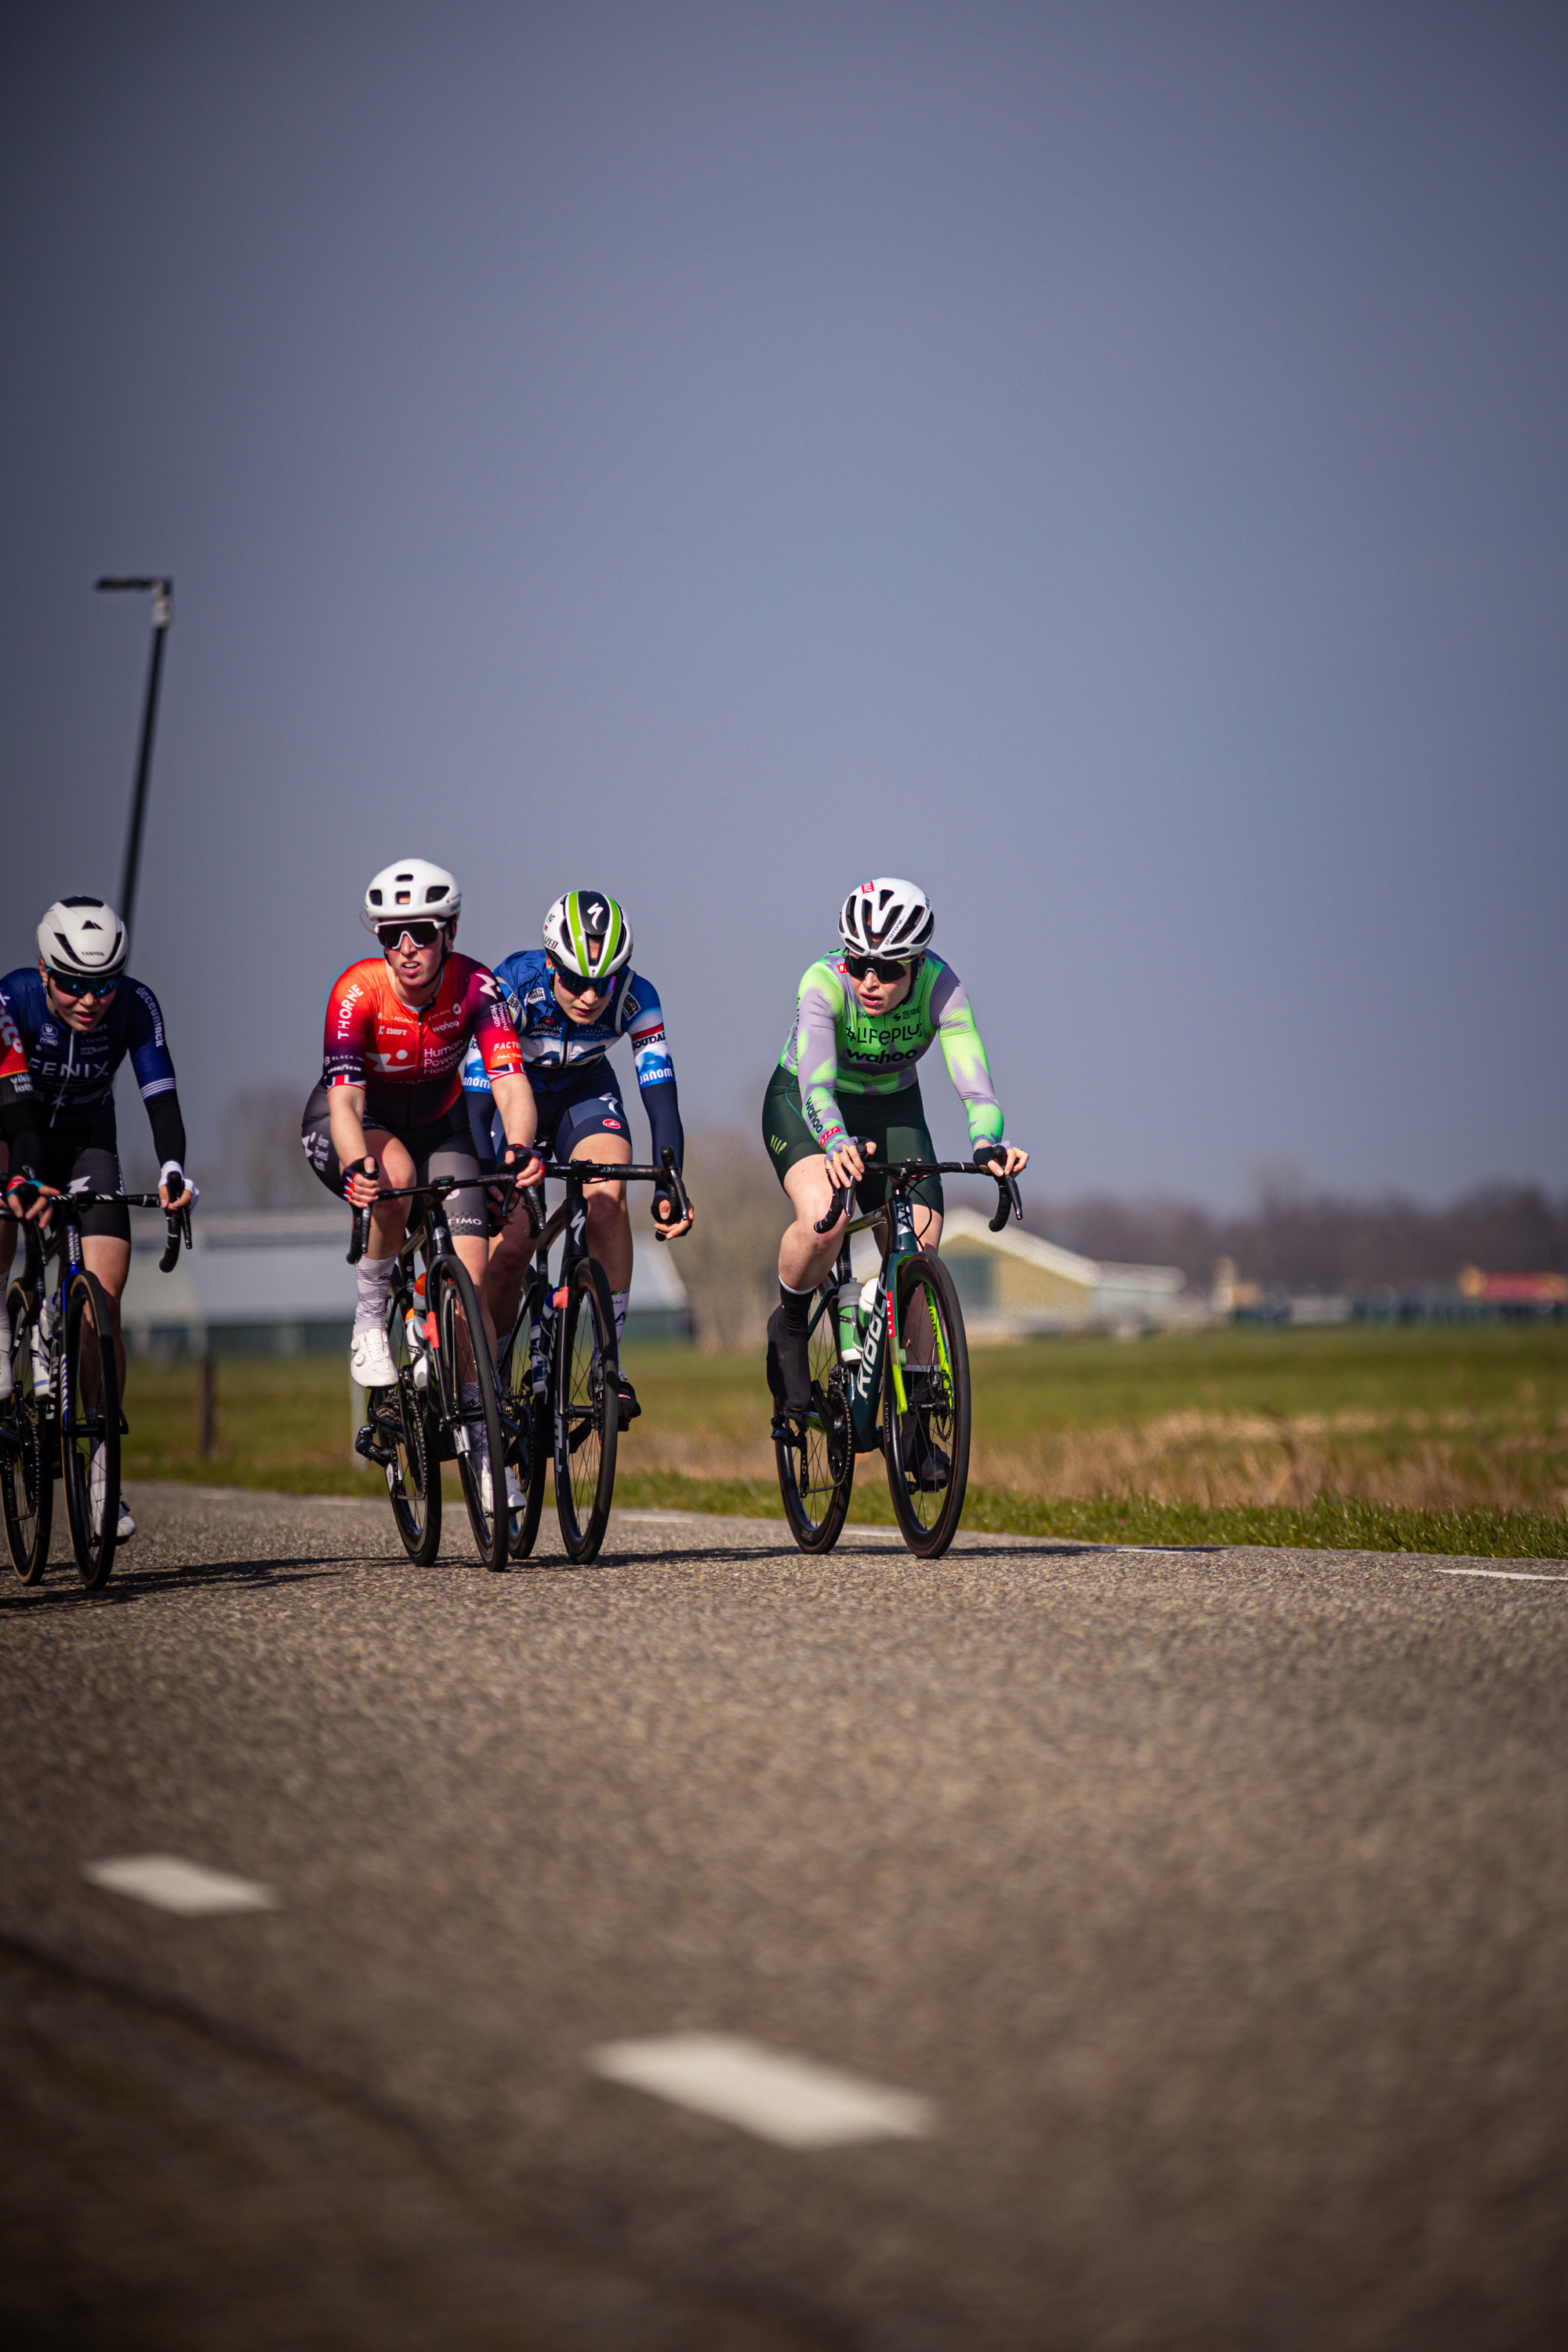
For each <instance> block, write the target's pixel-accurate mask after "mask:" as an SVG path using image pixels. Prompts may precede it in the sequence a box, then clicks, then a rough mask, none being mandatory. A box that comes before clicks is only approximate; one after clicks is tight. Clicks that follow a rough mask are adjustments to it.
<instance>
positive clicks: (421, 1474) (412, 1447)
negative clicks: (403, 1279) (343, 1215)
mask: <svg viewBox="0 0 1568 2352" xmlns="http://www.w3.org/2000/svg"><path fill="white" fill-rule="evenodd" d="M410 1305H412V1306H413V1307H415V1310H416V1313H418V1314H421V1315H423V1314H424V1312H425V1307H424V1303H423V1301H421V1300H418V1299H415V1298H414V1297H412V1294H410V1293H407V1292H404V1293H403V1294H402V1295H401V1296H400V1295H399V1291H398V1289H396V1288H395V1289H394V1291H393V1294H392V1299H391V1303H390V1305H389V1306H388V1307H387V1311H386V1337H387V1343H388V1345H389V1346H390V1348H391V1349H392V1360H393V1362H394V1363H395V1365H396V1367H397V1385H396V1387H395V1388H391V1389H373V1390H372V1391H370V1394H369V1396H368V1397H367V1399H366V1406H367V1410H368V1411H369V1413H370V1416H371V1419H372V1421H373V1422H374V1423H375V1424H376V1425H377V1427H378V1428H379V1429H380V1431H381V1433H382V1435H383V1436H384V1438H386V1439H388V1440H389V1441H390V1442H391V1444H393V1446H394V1447H395V1450H396V1454H397V1459H396V1460H395V1462H389V1463H388V1464H387V1465H385V1467H386V1492H387V1497H388V1500H389V1501H390V1502H391V1505H392V1517H393V1521H394V1524H395V1527H396V1528H397V1532H398V1534H399V1536H400V1537H401V1538H402V1539H403V1549H404V1550H405V1552H406V1553H407V1554H408V1557H409V1559H411V1560H412V1561H413V1562H414V1565H415V1567H416V1568H429V1567H430V1566H431V1565H432V1564H433V1563H434V1561H435V1559H436V1557H437V1553H438V1552H439V1551H440V1549H441V1448H440V1443H439V1437H438V1433H437V1423H436V1412H435V1408H434V1406H433V1405H432V1403H431V1402H430V1391H429V1387H428V1385H426V1386H425V1387H423V1388H422V1387H420V1386H419V1385H418V1384H417V1383H416V1380H415V1377H414V1372H415V1365H416V1360H417V1359H416V1355H415V1353H414V1351H413V1350H412V1349H410V1347H409V1344H408V1324H407V1319H406V1318H407V1310H408V1308H409V1307H410ZM421 1356H422V1359H423V1362H424V1364H425V1367H426V1375H427V1378H428V1373H429V1364H430V1356H429V1351H428V1349H424V1350H422V1351H421Z"/></svg>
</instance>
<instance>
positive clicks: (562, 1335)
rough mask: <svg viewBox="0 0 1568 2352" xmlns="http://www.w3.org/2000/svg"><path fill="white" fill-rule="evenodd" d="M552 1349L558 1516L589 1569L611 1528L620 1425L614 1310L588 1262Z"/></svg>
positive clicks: (600, 1276) (575, 1278)
mask: <svg viewBox="0 0 1568 2352" xmlns="http://www.w3.org/2000/svg"><path fill="white" fill-rule="evenodd" d="M555 1347H556V1357H555V1370H556V1404H555V1512H556V1517H558V1518H559V1519H560V1521H561V1539H562V1541H563V1543H564V1545H565V1547H566V1556H567V1558H568V1559H571V1560H573V1561H574V1562H575V1563H576V1565H577V1566H578V1567H579V1568H585V1567H586V1566H587V1564H588V1562H589V1561H590V1560H591V1559H595V1558H596V1557H597V1555H598V1550H599V1546H600V1545H601V1544H602V1543H603V1542H604V1540H605V1528H607V1527H608V1526H609V1523H610V1497H611V1496H612V1495H613V1494H614V1493H615V1491H616V1438H617V1436H618V1434H619V1433H620V1421H621V1408H620V1389H619V1372H620V1359H619V1356H618V1355H617V1353H616V1317H615V1310H614V1308H613V1307H611V1305H610V1286H609V1284H608V1283H607V1282H606V1281H605V1275H604V1269H603V1267H602V1266H600V1265H598V1264H597V1262H596V1261H595V1259H593V1258H591V1257H580V1258H579V1259H578V1261H577V1263H576V1265H574V1267H573V1269H572V1271H571V1273H570V1275H569V1276H567V1280H566V1304H565V1306H564V1307H563V1308H562V1310H561V1316H560V1322H559V1328H558V1331H557V1335H556V1341H555Z"/></svg>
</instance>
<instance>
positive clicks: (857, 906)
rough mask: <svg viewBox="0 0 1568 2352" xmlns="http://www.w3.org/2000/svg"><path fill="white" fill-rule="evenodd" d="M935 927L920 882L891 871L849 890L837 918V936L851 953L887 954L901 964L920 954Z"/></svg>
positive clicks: (923, 950)
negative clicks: (908, 880)
mask: <svg viewBox="0 0 1568 2352" xmlns="http://www.w3.org/2000/svg"><path fill="white" fill-rule="evenodd" d="M935 929H936V916H935V914H934V913H933V912H932V909H931V900H930V899H929V898H927V897H926V894H925V892H924V891H923V890H922V889H921V887H920V884H919V883H918V882H900V880H899V878H898V877H897V876H896V875H893V874H879V876H878V877H877V878H876V880H875V881H874V882H862V883H861V884H860V886H859V887H858V889H854V890H851V891H850V893H849V896H848V897H847V898H846V899H845V901H844V911H843V913H842V914H841V915H840V916H839V918H838V936H839V938H840V939H841V940H843V942H844V944H845V946H846V947H847V949H848V950H849V952H850V954H851V955H876V956H888V957H889V958H891V959H892V960H894V961H897V962H900V963H903V962H912V961H914V959H915V957H916V956H919V955H923V954H924V953H925V950H927V948H929V947H930V945H931V934H932V932H933V931H934V930H935Z"/></svg>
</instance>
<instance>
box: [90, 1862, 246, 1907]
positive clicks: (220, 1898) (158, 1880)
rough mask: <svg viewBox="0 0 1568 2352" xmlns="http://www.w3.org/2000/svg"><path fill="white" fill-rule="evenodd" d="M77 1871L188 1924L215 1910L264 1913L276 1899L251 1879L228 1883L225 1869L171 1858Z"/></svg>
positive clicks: (95, 1864)
mask: <svg viewBox="0 0 1568 2352" xmlns="http://www.w3.org/2000/svg"><path fill="white" fill-rule="evenodd" d="M82 1870H83V1873H84V1874H85V1875H86V1876H87V1877H89V1878H90V1879H91V1880H92V1883H93V1885H95V1886H107V1887H108V1888H109V1889H110V1892H111V1893H113V1894H115V1895H134V1896H135V1898H136V1900H137V1901H138V1902H139V1903H151V1904H153V1906H155V1907H156V1908H157V1909H158V1910H160V1911H178V1912H181V1913H183V1914H184V1916H185V1917H186V1918H188V1919H199V1918H203V1917H205V1916H207V1915H209V1914H212V1913H216V1912H219V1911H270V1910H272V1909H273V1908H274V1907H275V1906H276V1904H277V1900H278V1898H277V1896H276V1895H274V1894H273V1892H272V1889H271V1888H270V1887H269V1886H258V1885H257V1883H256V1881H255V1880H254V1879H253V1878H233V1877H231V1876H230V1875H229V1874H228V1872H227V1871H226V1870H208V1869H206V1868H205V1866H204V1864H201V1863H199V1862H182V1861H181V1859H180V1857H179V1855H178V1854H174V1853H127V1854H121V1855H120V1856H119V1857H118V1858H117V1859H115V1860H113V1861H110V1862H85V1863H83V1864H82Z"/></svg>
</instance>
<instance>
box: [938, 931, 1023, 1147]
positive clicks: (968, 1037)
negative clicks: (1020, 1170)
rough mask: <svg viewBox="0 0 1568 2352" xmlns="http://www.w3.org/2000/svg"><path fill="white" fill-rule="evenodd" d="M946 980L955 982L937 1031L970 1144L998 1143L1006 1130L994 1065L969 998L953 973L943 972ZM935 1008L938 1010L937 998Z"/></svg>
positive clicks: (941, 1011) (943, 1005)
mask: <svg viewBox="0 0 1568 2352" xmlns="http://www.w3.org/2000/svg"><path fill="white" fill-rule="evenodd" d="M943 979H944V980H946V981H948V982H951V983H952V985H951V987H950V989H949V990H948V992H947V1001H946V1003H944V1004H942V1007H941V1010H940V1017H939V1021H938V1027H937V1034H938V1036H939V1037H940V1038H941V1040H942V1059H943V1061H944V1062H945V1063H946V1064H947V1074H948V1076H949V1077H950V1078H951V1079H952V1083H953V1087H954V1088H955V1090H956V1092H957V1094H958V1097H959V1099H960V1101H961V1102H962V1103H963V1108H964V1115H965V1117H966V1118H968V1121H969V1140H970V1144H971V1146H972V1147H973V1145H975V1144H977V1143H999V1142H1000V1141H1001V1140H1002V1138H1003V1135H1004V1133H1005V1125H1004V1121H1003V1118H1002V1106H1001V1104H1000V1103H999V1102H998V1101H997V1099H996V1091H995V1088H994V1087H993V1085H992V1083H991V1066H990V1064H989V1063H988V1062H987V1061H986V1058H985V1048H984V1045H983V1044H982V1043H981V1038H980V1032H979V1030H978V1028H977V1027H976V1026H975V1022H974V1014H973V1011H972V1010H971V1008H970V1003H969V999H968V997H967V996H966V995H965V993H964V992H963V989H962V988H961V987H960V986H958V984H957V982H955V981H953V980H952V974H951V973H944V974H943ZM932 1009H933V1011H934V1010H936V1009H937V1008H936V1005H935V1001H934V999H933V1004H932Z"/></svg>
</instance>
